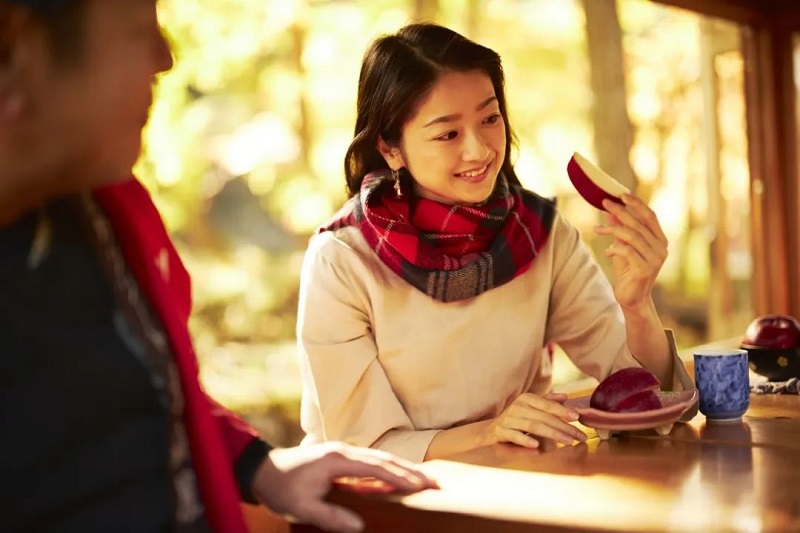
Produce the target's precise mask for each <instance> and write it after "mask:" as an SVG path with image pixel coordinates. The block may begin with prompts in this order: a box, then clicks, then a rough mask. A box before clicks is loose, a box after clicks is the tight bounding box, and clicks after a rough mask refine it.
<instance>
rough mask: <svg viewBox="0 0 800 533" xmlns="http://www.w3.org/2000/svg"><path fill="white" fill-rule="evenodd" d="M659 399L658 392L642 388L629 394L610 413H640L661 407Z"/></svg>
mask: <svg viewBox="0 0 800 533" xmlns="http://www.w3.org/2000/svg"><path fill="white" fill-rule="evenodd" d="M661 407H662V406H661V400H659V399H658V394H656V393H655V391H652V390H643V391H642V392H637V393H636V394H631V395H630V396H628V397H627V398H625V399H624V400H622V401H621V402H619V403H618V404H617V406H616V407H615V408H614V409H612V410H611V412H612V413H640V412H642V411H650V410H652V409H661Z"/></svg>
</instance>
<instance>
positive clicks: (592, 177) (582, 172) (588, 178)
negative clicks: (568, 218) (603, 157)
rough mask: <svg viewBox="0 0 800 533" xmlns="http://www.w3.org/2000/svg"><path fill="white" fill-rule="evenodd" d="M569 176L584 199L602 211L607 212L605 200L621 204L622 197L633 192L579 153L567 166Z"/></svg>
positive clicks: (573, 156)
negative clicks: (604, 205)
mask: <svg viewBox="0 0 800 533" xmlns="http://www.w3.org/2000/svg"><path fill="white" fill-rule="evenodd" d="M567 174H568V175H569V179H570V181H571V182H572V185H573V186H574V187H575V190H577V191H578V193H579V194H580V195H581V196H583V199H584V200H586V201H587V202H589V203H590V204H591V205H593V206H594V207H596V208H597V209H600V210H601V211H605V208H604V207H603V200H611V201H613V202H617V203H618V204H621V203H622V200H621V197H622V195H623V194H630V192H631V191H630V189H628V188H627V187H625V186H624V185H623V184H621V183H620V182H618V181H617V180H615V179H614V178H612V177H611V176H609V175H608V174H606V173H605V172H604V171H603V170H602V169H601V168H599V167H598V166H597V165H595V164H594V163H592V162H591V161H589V160H588V159H586V158H585V157H583V156H582V155H581V154H579V153H578V152H575V153H574V154H572V158H570V160H569V163H568V164H567Z"/></svg>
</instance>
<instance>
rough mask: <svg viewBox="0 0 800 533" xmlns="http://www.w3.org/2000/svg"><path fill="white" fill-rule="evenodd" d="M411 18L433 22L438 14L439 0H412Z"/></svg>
mask: <svg viewBox="0 0 800 533" xmlns="http://www.w3.org/2000/svg"><path fill="white" fill-rule="evenodd" d="M413 9H414V12H413V15H412V18H413V19H414V20H415V21H419V22H433V21H435V20H436V17H437V15H438V14H439V0H414V8H413Z"/></svg>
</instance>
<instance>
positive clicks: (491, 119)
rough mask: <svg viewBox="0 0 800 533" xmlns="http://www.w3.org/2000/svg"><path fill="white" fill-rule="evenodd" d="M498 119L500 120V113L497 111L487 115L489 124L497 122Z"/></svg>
mask: <svg viewBox="0 0 800 533" xmlns="http://www.w3.org/2000/svg"><path fill="white" fill-rule="evenodd" d="M498 120H500V113H495V114H494V115H490V116H488V117H486V123H487V124H497V121H498Z"/></svg>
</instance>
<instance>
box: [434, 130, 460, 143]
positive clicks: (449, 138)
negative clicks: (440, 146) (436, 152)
mask: <svg viewBox="0 0 800 533" xmlns="http://www.w3.org/2000/svg"><path fill="white" fill-rule="evenodd" d="M457 136H458V133H456V132H455V131H448V132H447V133H445V134H444V135H439V136H438V137H436V140H437V141H452V140H453V139H455V138H456V137H457Z"/></svg>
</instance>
